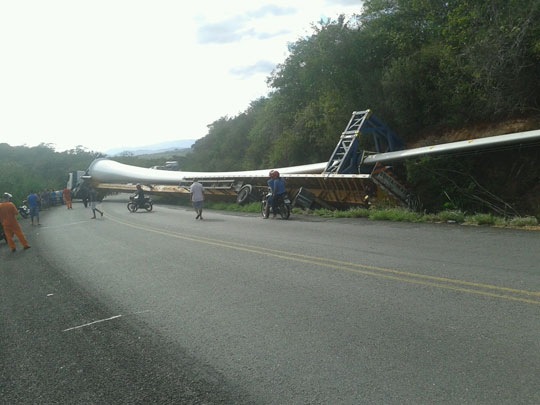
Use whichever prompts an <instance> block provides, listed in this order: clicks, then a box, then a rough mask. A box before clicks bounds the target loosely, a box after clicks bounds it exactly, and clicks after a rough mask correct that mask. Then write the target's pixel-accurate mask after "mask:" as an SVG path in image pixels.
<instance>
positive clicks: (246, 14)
mask: <svg viewBox="0 0 540 405" xmlns="http://www.w3.org/2000/svg"><path fill="white" fill-rule="evenodd" d="M353 11H355V12H359V11H360V10H359V7H356V6H355V7H352V8H351V7H343V6H335V5H328V4H326V5H325V3H324V0H313V1H309V0H305V1H281V0H278V1H273V2H272V3H271V4H270V2H268V3H267V2H265V1H256V0H252V1H247V0H246V1H244V0H232V1H229V2H221V1H206V2H200V4H199V3H189V4H183V2H178V1H173V0H162V1H160V2H147V1H142V0H107V1H105V0H95V1H92V2H81V1H73V0H50V1H47V2H44V1H40V0H27V1H24V2H19V1H13V2H8V1H5V2H0V54H1V55H2V63H1V64H0V143H1V142H7V143H9V144H11V145H20V144H27V145H36V144H39V143H41V142H45V143H53V144H55V145H56V146H57V148H58V149H59V150H64V149H68V148H72V147H74V146H76V145H84V146H86V147H88V148H90V149H92V150H98V151H104V150H107V149H110V148H114V147H121V146H139V145H146V144H149V143H157V142H164V141H171V140H178V139H196V138H200V137H202V136H204V135H205V134H206V133H207V125H208V124H210V123H212V122H213V121H215V120H217V119H218V118H220V117H221V116H225V115H228V116H234V115H236V114H238V113H239V112H241V111H243V110H245V109H246V108H247V107H248V105H249V103H250V102H251V101H253V100H255V99H257V98H259V97H261V96H263V95H265V94H266V93H267V91H268V89H267V87H266V77H267V76H268V75H269V74H270V72H271V71H272V69H273V68H274V67H275V65H276V64H278V63H280V62H283V60H284V59H285V57H286V56H287V43H288V42H291V41H295V40H296V39H297V38H298V37H299V36H300V35H305V34H306V33H310V32H311V28H310V24H311V23H312V22H316V21H318V20H319V19H320V18H321V17H325V16H331V17H335V16H337V14H338V13H340V12H347V13H348V14H351V13H352V12H353Z"/></svg>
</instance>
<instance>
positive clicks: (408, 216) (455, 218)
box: [293, 208, 538, 227]
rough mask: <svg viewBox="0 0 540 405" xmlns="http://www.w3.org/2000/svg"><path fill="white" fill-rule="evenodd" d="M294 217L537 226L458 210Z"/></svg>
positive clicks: (524, 219) (387, 210)
mask: <svg viewBox="0 0 540 405" xmlns="http://www.w3.org/2000/svg"><path fill="white" fill-rule="evenodd" d="M293 214H296V215H315V216H321V217H325V218H369V219H370V220H373V221H395V222H427V223H441V222H443V223H458V224H469V225H489V226H502V227H527V226H538V220H537V218H536V217H515V218H508V219H505V218H503V217H497V216H495V215H493V214H474V215H466V214H465V213H463V212H461V211H458V210H445V211H441V212H439V213H435V214H425V213H419V212H415V211H410V210H407V209H404V208H372V209H366V208H350V209H348V210H335V211H332V210H329V209H324V208H323V209H316V210H302V209H300V208H294V209H293Z"/></svg>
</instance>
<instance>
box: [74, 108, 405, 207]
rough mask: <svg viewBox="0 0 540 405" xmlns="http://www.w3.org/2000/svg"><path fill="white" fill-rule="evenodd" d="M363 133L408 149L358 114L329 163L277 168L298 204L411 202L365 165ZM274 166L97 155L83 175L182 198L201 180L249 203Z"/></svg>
mask: <svg viewBox="0 0 540 405" xmlns="http://www.w3.org/2000/svg"><path fill="white" fill-rule="evenodd" d="M362 135H364V136H366V135H369V136H370V137H371V139H372V140H373V145H374V146H375V150H376V153H386V152H391V151H396V150H399V149H400V148H402V147H403V142H401V140H400V139H399V138H398V137H397V136H396V135H395V134H394V133H393V132H391V131H390V130H389V129H388V128H387V127H386V125H384V124H383V123H382V121H380V120H378V119H377V118H376V117H375V116H373V115H372V114H371V111H370V110H366V111H358V112H354V113H353V115H352V117H351V119H350V121H349V123H348V124H347V127H346V128H345V131H344V132H343V133H342V134H341V137H340V139H339V142H338V145H337V146H336V148H335V150H334V152H333V154H332V156H331V158H330V160H329V161H328V162H321V163H315V164H308V165H301V166H290V167H281V168H273V169H274V170H278V171H279V172H280V175H281V177H283V178H285V180H286V184H287V191H288V193H289V195H290V196H291V198H292V199H293V203H294V204H296V205H300V206H302V207H304V208H310V207H312V206H313V205H318V206H323V207H328V208H333V207H342V206H350V205H364V204H366V201H367V200H368V199H369V200H371V201H373V200H380V199H396V200H397V201H398V202H399V203H401V204H405V205H410V204H409V203H408V201H407V200H408V199H410V195H409V193H408V192H407V191H406V188H405V187H404V186H403V185H402V184H401V183H400V182H399V181H398V180H397V178H396V177H395V176H394V175H393V174H392V173H391V170H390V169H389V168H386V167H377V165H374V164H370V165H371V167H370V168H367V167H363V166H362V157H363V154H361V153H360V152H359V150H358V139H359V138H360V136H362ZM362 153H363V152H362ZM269 170H270V169H262V170H250V171H236V172H184V171H160V170H153V169H146V168H141V167H135V166H130V165H125V164H122V163H118V162H115V161H113V160H110V159H97V160H95V161H94V162H92V164H91V165H90V167H89V168H88V170H87V173H86V175H85V176H84V179H85V180H86V181H89V182H90V183H91V184H92V186H93V187H96V188H98V189H99V190H102V191H111V192H112V191H114V192H131V191H134V190H135V186H136V184H141V185H142V186H143V189H144V190H145V191H146V192H148V193H151V194H156V195H174V196H178V197H180V198H181V197H186V198H187V196H188V195H189V191H188V189H189V185H190V184H191V183H192V182H193V180H194V179H197V180H198V181H199V182H200V183H202V184H203V186H204V188H205V193H206V195H207V196H208V198H210V199H216V200H219V199H222V200H229V201H236V202H238V203H240V204H244V203H247V202H252V201H258V200H260V197H261V195H262V194H264V192H265V191H266V187H267V180H268V172H269Z"/></svg>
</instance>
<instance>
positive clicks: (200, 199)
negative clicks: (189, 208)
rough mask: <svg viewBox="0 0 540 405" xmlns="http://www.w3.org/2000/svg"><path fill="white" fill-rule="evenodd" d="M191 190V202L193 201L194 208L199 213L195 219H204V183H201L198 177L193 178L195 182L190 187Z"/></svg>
mask: <svg viewBox="0 0 540 405" xmlns="http://www.w3.org/2000/svg"><path fill="white" fill-rule="evenodd" d="M189 192H190V193H191V202H192V203H193V208H194V209H195V212H196V213H197V216H196V217H195V219H203V217H202V210H203V205H204V190H203V186H202V184H201V183H199V182H198V181H197V179H193V184H192V185H191V187H190V188H189Z"/></svg>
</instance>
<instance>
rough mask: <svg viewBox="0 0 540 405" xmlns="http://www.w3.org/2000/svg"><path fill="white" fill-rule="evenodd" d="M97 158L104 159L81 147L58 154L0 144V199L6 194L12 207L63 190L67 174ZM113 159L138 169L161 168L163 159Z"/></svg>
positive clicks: (50, 148)
mask: <svg viewBox="0 0 540 405" xmlns="http://www.w3.org/2000/svg"><path fill="white" fill-rule="evenodd" d="M100 157H105V155H103V154H102V153H99V152H93V151H89V150H87V149H86V148H84V147H82V146H78V147H76V148H74V149H70V150H67V151H64V152H57V151H56V150H55V149H54V146H53V145H51V144H41V145H38V146H34V147H27V146H10V145H8V144H6V143H0V195H1V194H3V193H5V192H8V193H10V194H12V195H13V200H14V202H15V203H17V204H21V203H22V201H23V200H24V199H25V198H26V197H27V196H28V195H29V194H30V192H32V191H42V190H62V189H63V188H64V187H66V184H67V181H68V176H69V173H70V172H72V171H75V170H86V169H88V167H89V166H90V164H91V163H92V161H93V160H94V159H97V158H100ZM112 159H114V160H117V161H119V162H121V163H125V164H129V165H133V166H141V167H151V166H155V165H160V164H163V158H145V157H137V156H129V155H127V154H126V155H124V156H119V157H115V158H112Z"/></svg>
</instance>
